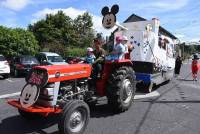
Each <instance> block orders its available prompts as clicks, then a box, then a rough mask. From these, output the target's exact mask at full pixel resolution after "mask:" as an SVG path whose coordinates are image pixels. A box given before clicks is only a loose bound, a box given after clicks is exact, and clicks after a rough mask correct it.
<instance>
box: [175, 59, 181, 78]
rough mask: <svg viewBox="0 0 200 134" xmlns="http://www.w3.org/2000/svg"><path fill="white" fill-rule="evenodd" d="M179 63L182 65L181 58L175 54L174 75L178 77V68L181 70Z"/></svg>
mask: <svg viewBox="0 0 200 134" xmlns="http://www.w3.org/2000/svg"><path fill="white" fill-rule="evenodd" d="M181 65H182V60H181V57H180V56H177V58H176V62H175V72H174V73H175V77H178V76H179V74H180V70H181Z"/></svg>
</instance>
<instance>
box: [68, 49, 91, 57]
mask: <svg viewBox="0 0 200 134" xmlns="http://www.w3.org/2000/svg"><path fill="white" fill-rule="evenodd" d="M86 50H87V48H67V51H66V54H67V55H66V56H75V57H76V56H80V57H84V56H86Z"/></svg>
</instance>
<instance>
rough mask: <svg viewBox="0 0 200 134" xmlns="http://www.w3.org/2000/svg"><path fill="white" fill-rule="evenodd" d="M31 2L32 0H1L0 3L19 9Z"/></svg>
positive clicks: (12, 8) (6, 6) (9, 7)
mask: <svg viewBox="0 0 200 134" xmlns="http://www.w3.org/2000/svg"><path fill="white" fill-rule="evenodd" d="M29 3H30V0H4V1H2V2H0V5H1V6H2V7H5V8H8V9H11V10H14V11H19V10H21V9H23V8H24V7H26V6H27V5H28V4H29Z"/></svg>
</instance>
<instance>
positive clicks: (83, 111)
mask: <svg viewBox="0 0 200 134" xmlns="http://www.w3.org/2000/svg"><path fill="white" fill-rule="evenodd" d="M89 117H90V110H89V107H88V105H87V104H86V103H85V102H84V101H81V100H74V101H71V102H69V103H67V104H66V105H65V106H64V107H63V113H62V114H61V119H60V122H59V123H58V128H59V132H60V134H82V133H83V132H84V130H85V128H86V127H87V124H88V122H89Z"/></svg>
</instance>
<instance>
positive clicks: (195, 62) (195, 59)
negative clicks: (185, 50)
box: [191, 55, 199, 81]
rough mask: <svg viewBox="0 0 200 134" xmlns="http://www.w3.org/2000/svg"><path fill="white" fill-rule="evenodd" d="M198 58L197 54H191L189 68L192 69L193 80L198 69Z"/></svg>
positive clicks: (195, 78)
mask: <svg viewBox="0 0 200 134" xmlns="http://www.w3.org/2000/svg"><path fill="white" fill-rule="evenodd" d="M198 60H199V58H198V56H197V55H193V59H192V65H191V69H192V77H193V80H195V81H197V75H198V71H199V65H198Z"/></svg>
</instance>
